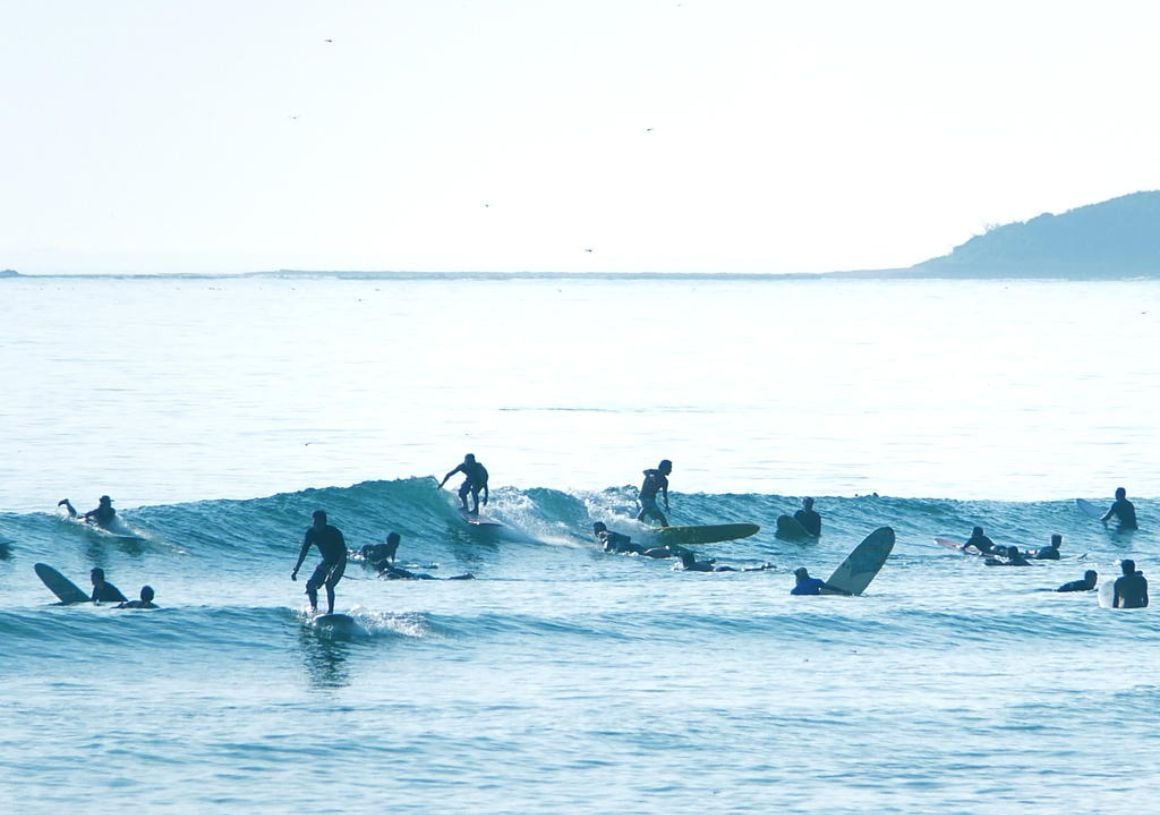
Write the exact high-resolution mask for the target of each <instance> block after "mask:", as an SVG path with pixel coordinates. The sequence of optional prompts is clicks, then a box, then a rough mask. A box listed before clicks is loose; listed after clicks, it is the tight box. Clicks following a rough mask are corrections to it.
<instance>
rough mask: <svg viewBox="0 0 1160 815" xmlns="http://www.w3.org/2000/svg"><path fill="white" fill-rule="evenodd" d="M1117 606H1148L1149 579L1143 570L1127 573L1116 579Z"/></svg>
mask: <svg viewBox="0 0 1160 815" xmlns="http://www.w3.org/2000/svg"><path fill="white" fill-rule="evenodd" d="M1115 589H1116V593H1115V606H1116V608H1147V607H1148V581H1147V580H1145V579H1144V573H1143V572H1133V573H1132V574H1126V575H1124V576H1123V577H1121V578H1119V579H1117V580H1116V585H1115Z"/></svg>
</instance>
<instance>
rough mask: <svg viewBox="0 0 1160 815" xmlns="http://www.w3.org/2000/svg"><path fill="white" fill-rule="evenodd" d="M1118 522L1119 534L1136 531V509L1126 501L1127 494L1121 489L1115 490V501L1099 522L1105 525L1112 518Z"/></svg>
mask: <svg viewBox="0 0 1160 815" xmlns="http://www.w3.org/2000/svg"><path fill="white" fill-rule="evenodd" d="M1113 515H1114V516H1116V519H1117V520H1118V521H1119V522H1120V526H1119V529H1120V531H1121V532H1127V531H1129V530H1132V529H1137V528H1138V527H1137V526H1136V507H1135V506H1134V505H1133V504H1132V502H1131V501H1129V500H1128V492H1127V490H1125V489H1124V488H1123V487H1117V488H1116V500H1115V503H1113V504H1112V506H1111V508H1110V509H1108V511H1107V513H1106V514H1105V515H1104V517H1102V518H1100V520H1101V521H1103V522H1104V523H1107V522H1108V520H1109V519H1110V518H1111V517H1112V516H1113Z"/></svg>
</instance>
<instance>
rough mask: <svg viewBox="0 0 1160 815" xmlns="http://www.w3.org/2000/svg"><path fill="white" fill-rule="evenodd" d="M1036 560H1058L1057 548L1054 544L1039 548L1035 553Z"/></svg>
mask: <svg viewBox="0 0 1160 815" xmlns="http://www.w3.org/2000/svg"><path fill="white" fill-rule="evenodd" d="M1035 559H1036V560H1059V550H1058V549H1056V548H1055V547H1054V546H1048V547H1047V548H1045V549H1040V550H1039V551H1038V552H1036V553H1035Z"/></svg>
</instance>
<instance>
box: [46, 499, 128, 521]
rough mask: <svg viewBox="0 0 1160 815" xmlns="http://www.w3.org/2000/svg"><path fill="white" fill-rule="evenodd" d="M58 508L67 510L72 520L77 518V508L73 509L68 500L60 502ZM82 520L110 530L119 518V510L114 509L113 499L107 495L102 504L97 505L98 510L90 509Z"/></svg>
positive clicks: (101, 501)
mask: <svg viewBox="0 0 1160 815" xmlns="http://www.w3.org/2000/svg"><path fill="white" fill-rule="evenodd" d="M57 506H58V507H64V508H65V509H67V510H68V516H69V517H70V518H75V517H77V511H76V508H75V507H73V505H72V502H71V501H69V500H68V499H67V498H63V499H61V500H60V501H58V502H57ZM81 518H83V519H84V520H85V521H86V522H88V523H91V524H96V525H97V526H99V527H101V529H108V528H109V527H110V526H112V525H113V521H114V520H116V518H117V510H115V509H113V499H112V498H110V497H109V496H107V495H102V496H101V500H100V502H99V503H98V504H97V508H96V509H90V510H89V511H88V512H86V513H85V514H84V515H82V516H81Z"/></svg>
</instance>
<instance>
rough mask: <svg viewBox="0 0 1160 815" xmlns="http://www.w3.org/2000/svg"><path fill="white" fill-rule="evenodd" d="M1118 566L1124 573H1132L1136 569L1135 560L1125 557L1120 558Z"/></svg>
mask: <svg viewBox="0 0 1160 815" xmlns="http://www.w3.org/2000/svg"><path fill="white" fill-rule="evenodd" d="M1120 568H1121V569H1123V570H1124V574H1132V573H1133V572H1135V571H1136V561H1134V560H1127V559H1125V560H1121V561H1120Z"/></svg>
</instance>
